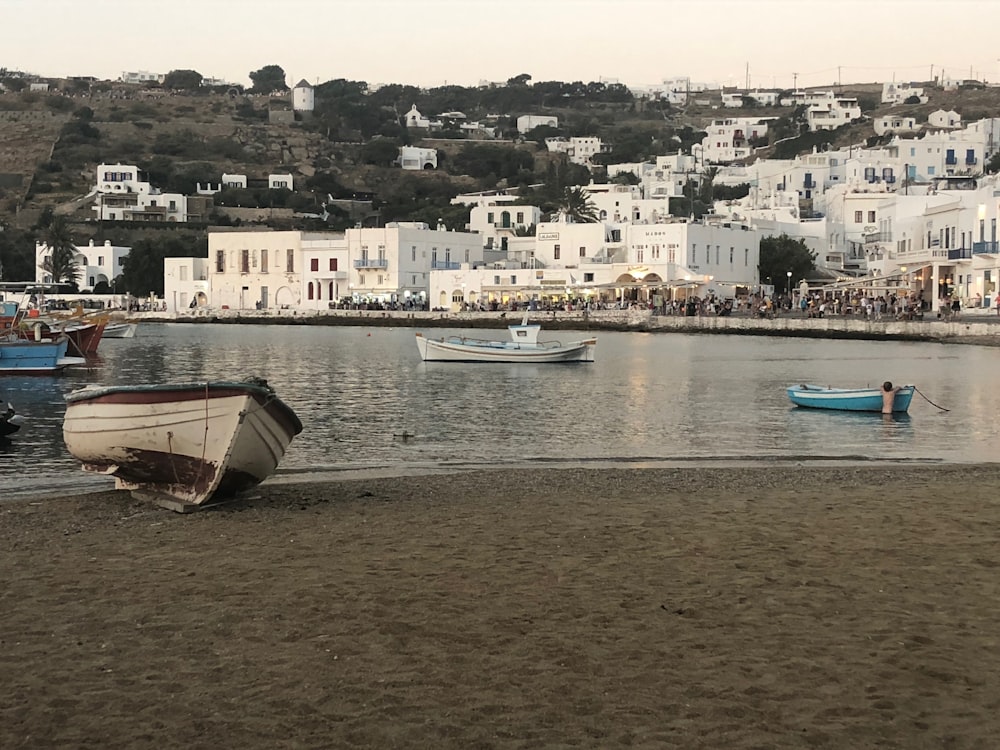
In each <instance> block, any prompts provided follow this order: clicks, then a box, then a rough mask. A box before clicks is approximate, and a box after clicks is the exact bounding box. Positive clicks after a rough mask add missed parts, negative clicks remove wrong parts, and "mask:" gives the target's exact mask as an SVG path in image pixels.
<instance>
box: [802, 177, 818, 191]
mask: <svg viewBox="0 0 1000 750" xmlns="http://www.w3.org/2000/svg"><path fill="white" fill-rule="evenodd" d="M802 187H804V188H805V189H806V190H812V189H814V188H815V187H816V180H813V179H808V180H803V181H802Z"/></svg>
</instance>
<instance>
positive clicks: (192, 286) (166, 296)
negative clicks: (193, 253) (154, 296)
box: [163, 258, 212, 313]
mask: <svg viewBox="0 0 1000 750" xmlns="http://www.w3.org/2000/svg"><path fill="white" fill-rule="evenodd" d="M211 291H212V289H211V282H210V277H209V261H208V258H164V259H163V301H164V304H165V305H166V309H167V312H171V313H178V312H183V311H185V310H190V309H193V308H197V307H205V306H207V305H208V304H209V299H210V298H211Z"/></svg>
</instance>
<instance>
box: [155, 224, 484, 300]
mask: <svg viewBox="0 0 1000 750" xmlns="http://www.w3.org/2000/svg"><path fill="white" fill-rule="evenodd" d="M482 263H483V246H482V238H481V237H480V235H478V234H473V233H469V232H450V231H447V230H445V229H443V228H440V229H436V230H433V229H429V228H428V227H427V225H426V224H422V223H419V222H414V223H398V224H390V225H388V226H386V227H383V228H377V229H374V228H361V229H349V230H348V231H347V232H346V234H341V233H335V232H302V231H279V232H273V231H215V232H209V235H208V258H176V259H172V260H171V262H170V263H169V265H165V279H164V292H165V297H166V299H167V302H168V308H170V309H175V310H182V309H184V307H185V306H190V305H191V302H192V300H194V301H195V303H196V304H197V305H202V306H204V305H210V306H212V307H217V308H228V309H232V310H269V309H289V310H322V309H327V308H329V307H330V306H331V304H337V303H338V302H341V301H343V300H347V299H350V300H354V301H356V302H362V301H370V302H371V301H378V302H398V303H405V302H407V301H410V302H415V303H420V304H422V303H424V302H425V301H426V299H427V292H428V278H429V274H430V272H431V270H433V269H436V268H437V269H455V268H459V267H461V266H471V265H479V264H482ZM200 264H205V265H200ZM206 269H207V270H206ZM206 277H207V278H206Z"/></svg>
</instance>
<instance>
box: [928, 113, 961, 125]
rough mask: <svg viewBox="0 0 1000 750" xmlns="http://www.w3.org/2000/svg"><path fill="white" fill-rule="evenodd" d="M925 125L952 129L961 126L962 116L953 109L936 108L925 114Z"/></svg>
mask: <svg viewBox="0 0 1000 750" xmlns="http://www.w3.org/2000/svg"><path fill="white" fill-rule="evenodd" d="M927 127H928V128H931V129H934V130H954V129H956V128H960V127H962V116H961V115H960V114H958V112H956V111H955V110H944V109H936V110H934V111H933V112H931V113H930V114H929V115H927Z"/></svg>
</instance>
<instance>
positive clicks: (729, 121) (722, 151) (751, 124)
mask: <svg viewBox="0 0 1000 750" xmlns="http://www.w3.org/2000/svg"><path fill="white" fill-rule="evenodd" d="M775 119H777V118H775V117H764V118H760V117H727V118H722V119H718V120H713V121H712V123H711V124H710V125H709V126H708V127H707V128H705V131H706V135H705V137H704V138H703V139H702V141H701V144H700V146H697V145H696V146H695V148H694V149H692V153H693V154H694V155H696V156H698V157H699V158H700V159H701V160H702V161H703V162H709V163H712V164H726V163H728V162H733V161H736V160H738V159H745V158H747V157H748V156H750V155H751V154H753V146H752V145H751V141H752V140H753V139H756V138H764V137H765V136H766V135H767V127H768V122H770V121H772V120H775Z"/></svg>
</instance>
